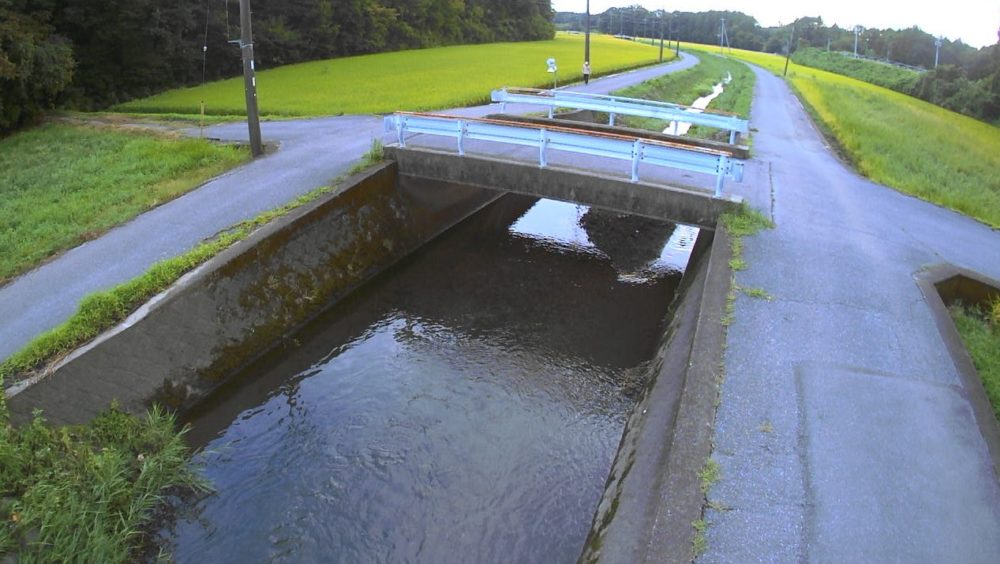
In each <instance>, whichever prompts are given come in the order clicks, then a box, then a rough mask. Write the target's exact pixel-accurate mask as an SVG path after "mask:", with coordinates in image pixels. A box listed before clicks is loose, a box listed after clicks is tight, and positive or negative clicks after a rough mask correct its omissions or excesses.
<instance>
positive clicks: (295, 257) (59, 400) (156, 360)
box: [7, 161, 499, 423]
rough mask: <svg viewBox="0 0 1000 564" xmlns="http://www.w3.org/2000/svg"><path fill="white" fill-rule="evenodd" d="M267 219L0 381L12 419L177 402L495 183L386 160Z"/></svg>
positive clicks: (66, 419)
mask: <svg viewBox="0 0 1000 564" xmlns="http://www.w3.org/2000/svg"><path fill="white" fill-rule="evenodd" d="M345 186H346V187H345V188H343V189H342V190H340V191H338V192H336V193H334V194H331V195H329V196H325V197H323V198H321V199H320V200H319V201H317V202H315V203H313V204H311V205H308V206H305V207H304V208H302V209H301V210H297V211H295V212H293V213H291V214H289V215H288V216H286V217H284V218H281V219H279V220H276V221H275V222H273V223H271V224H269V225H268V226H266V227H264V228H263V229H261V230H260V231H258V232H257V233H255V234H253V235H251V236H250V237H249V238H248V239H247V240H245V241H243V242H241V243H239V244H237V245H235V246H233V247H232V248H230V249H229V250H227V251H225V252H223V253H222V254H220V255H219V256H217V257H216V258H214V259H212V260H211V261H209V262H207V263H206V264H204V265H202V266H201V267H199V268H198V269H196V270H195V271H193V272H191V273H189V274H187V275H186V276H184V277H183V278H182V279H181V280H180V281H178V282H177V283H176V284H175V285H173V286H172V287H171V288H170V289H168V290H167V291H166V292H164V293H162V294H161V295H159V296H157V297H156V298H154V299H153V300H152V301H151V302H150V303H148V304H147V305H145V306H144V307H142V308H141V309H140V310H139V311H137V312H136V313H134V314H133V315H132V316H130V317H129V318H128V319H127V320H126V321H125V322H124V323H122V324H121V325H119V326H117V327H115V328H114V329H112V330H110V331H108V332H106V333H105V334H103V335H102V336H100V337H99V338H98V339H96V340H95V341H94V342H93V343H91V344H89V345H87V346H85V347H83V348H81V349H79V350H77V351H76V352H74V353H72V354H71V355H69V356H68V357H67V358H66V359H64V360H62V361H61V362H59V363H57V364H56V365H54V366H53V367H51V368H50V369H48V370H46V371H45V372H44V373H43V374H42V375H40V376H37V377H34V378H32V379H29V380H27V381H26V382H24V383H22V384H20V385H18V386H17V388H15V389H12V390H8V391H7V393H8V400H7V403H8V407H9V409H10V412H11V416H12V417H13V419H14V421H25V420H27V419H28V418H30V417H31V413H32V411H33V410H35V409H42V410H44V412H45V416H46V418H47V419H49V420H50V421H52V422H54V423H80V422H85V421H87V420H89V419H90V418H91V417H93V415H94V414H96V413H97V412H99V411H100V410H102V409H105V408H107V407H108V405H109V404H110V403H111V401H112V400H115V401H117V402H119V404H120V405H121V407H122V408H124V409H126V410H127V411H129V412H132V413H139V412H142V411H143V410H145V408H146V407H147V406H148V405H150V404H151V403H152V402H154V401H155V402H160V403H163V404H166V405H168V406H170V407H173V408H179V409H183V408H185V407H188V406H190V405H192V404H194V403H195V402H196V401H197V400H198V399H200V398H202V397H204V396H205V395H206V394H207V393H209V392H210V391H211V390H213V389H214V388H216V387H217V386H218V385H220V384H221V383H222V382H223V381H225V380H226V378H227V377H228V376H229V375H230V374H232V373H233V372H234V371H235V369H237V368H239V367H241V366H243V365H245V364H247V363H248V362H250V361H252V360H253V359H255V358H256V357H258V356H259V355H260V354H262V353H263V352H265V351H267V350H268V349H270V348H272V347H274V346H280V344H281V343H282V340H283V338H284V337H285V335H287V334H288V333H289V332H290V331H292V330H293V329H294V328H296V327H298V326H299V325H301V324H302V323H304V322H305V321H306V320H308V319H310V318H311V317H312V316H314V315H315V314H316V313H318V312H319V311H321V310H323V309H324V308H325V307H326V306H327V305H329V304H330V303H331V302H332V301H334V300H336V299H338V298H340V297H342V296H344V295H346V294H347V293H348V292H350V291H351V290H352V289H354V288H356V287H357V286H359V285H361V284H363V283H364V282H365V281H366V280H368V279H370V278H371V277H373V276H374V275H376V274H377V273H379V272H381V271H382V270H384V269H385V268H387V267H388V266H390V265H391V264H393V263H395V262H396V261H398V260H400V259H401V258H403V257H405V256H406V255H408V254H409V253H410V252H412V251H413V250H414V249H417V248H419V247H420V246H422V245H423V244H425V243H426V242H427V241H429V240H430V239H432V238H433V237H435V236H436V235H438V234H439V233H441V232H443V231H445V230H446V229H448V228H450V227H451V226H453V225H454V224H456V223H457V222H459V221H461V220H462V219H464V218H466V217H468V216H469V215H471V214H472V213H474V212H475V211H477V210H479V209H480V208H481V207H483V206H484V205H486V204H487V203H489V202H491V201H493V200H494V199H496V198H497V197H499V194H498V193H497V192H492V191H487V190H482V189H477V188H470V187H467V186H457V185H448V184H443V183H433V184H430V183H422V182H420V181H419V180H411V181H409V182H407V183H406V186H399V185H398V183H397V178H396V164H395V162H391V161H390V162H387V163H385V164H383V165H380V166H378V167H376V168H374V169H372V170H370V171H369V172H366V173H363V174H361V175H359V176H356V177H354V178H352V179H349V180H348V181H347V182H346V183H345Z"/></svg>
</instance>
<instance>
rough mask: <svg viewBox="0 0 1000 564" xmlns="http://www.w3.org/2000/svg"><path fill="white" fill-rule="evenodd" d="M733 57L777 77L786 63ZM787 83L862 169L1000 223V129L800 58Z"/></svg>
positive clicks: (742, 54) (749, 55)
mask: <svg viewBox="0 0 1000 564" xmlns="http://www.w3.org/2000/svg"><path fill="white" fill-rule="evenodd" d="M702 48H704V49H711V48H710V47H708V46H702ZM695 49H698V47H697V46H695ZM732 55H733V56H734V57H736V58H739V59H742V60H745V61H747V62H750V63H753V64H756V65H759V66H761V67H763V68H765V69H768V70H770V71H772V72H774V73H776V74H779V75H780V74H781V71H782V69H783V67H784V58H782V57H779V56H776V55H769V54H766V53H756V52H752V51H741V50H738V49H733V50H732ZM788 80H789V82H790V83H791V85H792V87H793V88H794V89H795V91H796V92H797V93H798V94H799V96H800V97H801V98H802V99H803V101H804V102H805V103H806V105H807V106H808V107H809V108H811V110H812V111H813V112H814V115H815V116H816V117H817V118H818V119H819V120H820V121H821V122H822V125H823V126H824V127H825V128H826V129H827V130H828V131H829V132H830V133H831V134H832V135H833V136H834V138H835V139H836V141H837V143H838V144H839V145H840V147H841V148H842V149H843V151H844V153H845V155H846V156H847V158H849V159H850V160H851V161H852V162H853V163H854V165H855V166H856V167H857V169H858V170H859V171H860V172H861V173H862V174H864V175H865V176H867V177H869V178H871V179H872V180H874V181H876V182H879V183H882V184H885V185H887V186H891V187H893V188H896V189H898V190H900V191H902V192H906V193H908V194H912V195H914V196H917V197H920V198H923V199H925V200H928V201H931V202H935V203H937V204H941V205H943V206H946V207H949V208H952V209H954V210H957V211H959V212H961V213H964V214H966V215H969V216H972V217H975V218H977V219H979V220H981V221H983V222H985V223H987V224H989V225H992V226H994V227H1000V174H998V173H997V171H998V170H1000V129H998V128H996V127H994V126H991V125H988V124H985V123H983V122H980V121H976V120H974V119H972V118H969V117H966V116H963V115H960V114H957V113H955V112H951V111H948V110H945V109H943V108H940V107H938V106H935V105H933V104H928V103H927V102H924V101H921V100H918V99H916V98H912V97H910V96H905V95H903V94H900V93H898V92H893V91H892V90H888V89H886V88H881V87H879V86H875V85H873V84H868V83H866V82H862V81H860V80H855V79H852V78H848V77H846V76H841V75H838V74H834V73H830V72H826V71H822V70H818V69H813V68H809V67H804V66H801V65H797V64H795V63H791V64H790V65H789V68H788Z"/></svg>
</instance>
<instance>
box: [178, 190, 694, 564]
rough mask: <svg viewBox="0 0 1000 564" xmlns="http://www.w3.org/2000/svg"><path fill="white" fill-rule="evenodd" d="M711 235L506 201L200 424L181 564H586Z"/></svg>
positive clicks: (378, 288)
mask: <svg viewBox="0 0 1000 564" xmlns="http://www.w3.org/2000/svg"><path fill="white" fill-rule="evenodd" d="M696 235H697V231H696V230H695V229H693V228H689V227H686V226H675V225H673V224H669V223H664V222H658V221H653V220H649V219H643V218H637V217H632V216H622V215H618V214H610V213H607V212H598V211H597V210H590V209H588V208H586V207H582V206H577V205H571V204H565V203H560V202H553V201H549V200H538V201H536V200H534V199H529V198H523V197H520V196H506V197H504V198H503V199H501V200H500V201H499V202H497V203H495V204H493V205H491V206H490V207H488V208H487V209H485V210H484V211H482V212H480V213H479V214H477V215H476V216H474V217H472V218H470V219H469V220H467V221H465V222H464V223H462V224H460V225H459V226H457V227H456V228H454V229H452V230H451V231H449V232H448V233H446V234H445V235H444V236H442V237H440V238H438V239H437V240H435V241H434V242H433V243H431V244H429V245H427V246H425V247H424V248H423V249H421V250H420V251H418V252H417V253H415V254H414V255H412V256H411V257H409V258H407V259H406V260H405V261H403V262H402V263H400V264H398V265H396V266H395V267H393V268H391V269H389V270H388V271H386V272H385V273H383V274H382V275H380V276H379V277H377V278H376V279H375V280H374V281H372V282H371V283H369V284H367V285H366V286H365V287H364V288H362V289H361V290H359V291H357V292H355V293H353V294H352V295H351V296H350V297H349V298H347V299H346V300H343V301H341V302H340V303H338V304H336V305H335V306H333V307H331V308H330V309H328V310H327V311H326V312H325V313H323V314H322V315H321V316H320V317H319V318H317V319H316V320H315V321H314V322H312V323H311V324H309V325H308V326H306V327H305V328H304V329H302V330H301V331H299V332H298V333H297V334H296V335H295V336H294V338H293V339H290V340H289V342H288V343H287V345H286V346H285V347H283V348H282V349H281V350H278V351H274V352H273V353H271V354H269V355H267V356H266V357H264V358H263V359H262V360H261V361H259V362H258V363H256V364H255V365H254V366H253V367H251V368H250V369H248V370H246V371H245V373H243V374H241V375H240V376H239V377H237V378H235V379H234V380H233V382H234V383H233V384H232V385H229V386H228V387H226V388H223V389H222V390H220V391H219V393H217V394H215V395H214V396H213V397H211V398H209V399H208V400H207V401H206V402H205V403H204V404H203V405H201V406H199V408H198V409H196V410H195V411H194V412H192V413H191V414H190V415H189V417H188V419H189V422H190V423H191V424H192V426H193V429H192V433H191V435H190V439H191V441H192V442H193V443H194V444H196V445H197V446H201V447H203V448H204V451H203V452H202V453H201V454H199V455H198V456H197V457H196V462H197V463H198V464H200V465H201V466H202V467H203V469H204V470H203V471H204V474H205V475H206V476H207V478H208V479H210V480H211V482H212V483H213V484H214V487H215V490H216V491H215V492H214V493H212V494H210V495H207V496H204V497H203V498H201V499H199V500H197V501H196V502H195V503H194V504H193V506H189V507H186V508H185V509H183V510H182V511H181V512H180V515H179V517H178V520H177V521H176V523H174V524H173V525H172V528H171V529H170V530H169V531H165V532H164V533H162V534H163V535H164V537H165V538H166V545H167V548H168V549H170V550H172V551H173V553H174V557H175V558H176V560H177V561H178V562H241V561H254V562H259V561H284V562H526V563H530V562H538V563H558V562H574V561H575V560H576V559H577V557H578V556H579V554H580V552H581V549H582V546H583V543H584V540H585V539H586V536H587V532H588V530H589V527H590V524H591V520H592V518H593V515H594V511H595V509H596V507H597V504H598V501H599V499H600V497H601V494H602V491H603V488H604V484H605V481H606V478H607V474H608V471H609V469H610V466H611V463H612V460H613V459H614V456H615V451H616V449H617V447H618V443H619V440H620V439H621V435H622V431H623V429H624V425H625V420H626V418H627V416H628V414H629V411H630V409H631V408H632V407H633V405H634V403H635V401H636V399H637V396H638V395H639V393H640V392H641V389H642V386H643V385H644V384H645V382H646V379H647V377H648V374H647V365H648V364H649V362H650V361H651V359H652V357H653V355H654V353H655V348H656V346H657V345H658V341H659V337H660V334H661V329H662V327H663V324H664V322H665V320H664V316H665V314H666V312H667V309H668V305H669V304H670V302H671V300H672V299H673V297H674V291H675V289H676V288H677V286H678V283H679V281H680V277H681V273H682V271H683V269H684V267H685V265H686V263H687V259H688V256H689V254H690V250H691V248H692V247H693V245H694V239H695V237H696Z"/></svg>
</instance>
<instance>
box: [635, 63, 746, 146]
mask: <svg viewBox="0 0 1000 564" xmlns="http://www.w3.org/2000/svg"><path fill="white" fill-rule="evenodd" d="M698 57H699V58H700V59H701V63H700V64H698V65H697V66H695V67H692V68H690V69H687V70H683V71H680V72H677V73H672V74H669V75H665V76H663V77H660V78H658V79H655V80H650V81H648V82H644V83H642V84H638V85H636V86H631V87H629V88H624V89H622V90H619V91H617V92H616V94H620V95H622V96H629V97H632V98H643V99H647V100H658V101H662V102H674V103H678V104H690V103H691V102H693V101H694V100H695V99H697V98H699V97H701V96H704V95H706V94H710V93H711V92H712V88H713V87H714V86H715V85H716V84H718V83H719V81H720V80H722V79H723V78H725V77H726V75H727V73H729V74H731V75H732V77H733V80H732V82H730V83H729V84H728V85H726V88H725V90H724V91H723V93H722V94H721V95H720V96H719V97H718V98H716V99H715V100H713V101H712V103H711V105H710V106H709V109H711V110H720V111H725V112H731V113H734V114H737V115H739V116H741V117H744V118H746V117H749V116H750V102H751V99H752V96H753V86H754V82H755V80H756V78H755V77H754V74H753V72H751V71H750V69H749V68H747V66H746V65H744V64H743V63H741V62H738V61H733V60H731V59H725V58H723V57H717V56H715V55H709V54H707V53H699V54H698ZM622 120H623V122H624V123H626V124H627V125H630V126H632V127H641V128H644V129H650V130H655V131H661V130H663V128H664V127H666V124H664V123H663V121H662V120H654V119H643V118H634V117H627V116H623V118H622ZM689 135H692V136H694V137H701V138H708V137H712V138H718V139H720V140H722V141H728V140H729V134H728V132H720V131H718V130H716V129H711V128H699V127H693V128H691V131H690V132H689Z"/></svg>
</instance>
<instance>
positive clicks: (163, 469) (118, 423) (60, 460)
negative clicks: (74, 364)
mask: <svg viewBox="0 0 1000 564" xmlns="http://www.w3.org/2000/svg"><path fill="white" fill-rule="evenodd" d="M184 432H185V431H183V430H182V431H181V432H177V431H176V430H175V425H174V420H173V417H172V416H170V415H166V414H164V413H163V412H162V411H160V410H159V409H156V408H154V409H152V410H151V411H150V412H149V413H148V414H147V416H146V417H145V418H144V419H138V418H135V417H132V416H130V415H127V414H125V413H122V412H121V411H118V410H117V409H115V408H114V407H112V409H110V410H109V411H106V412H104V413H102V414H101V415H99V416H98V417H97V418H96V419H95V420H94V421H93V422H92V423H91V424H90V425H88V426H74V427H62V428H53V427H50V426H48V425H47V424H46V423H45V421H44V420H43V419H42V418H41V416H40V415H39V414H36V416H35V419H34V421H33V422H32V423H30V424H27V425H23V426H21V427H17V428H15V427H12V426H11V425H9V423H8V421H7V414H6V412H5V411H3V409H2V406H0V556H3V555H6V558H4V559H3V560H4V561H5V562H6V561H8V559H10V561H21V562H129V561H136V560H138V559H139V557H140V551H141V548H142V543H143V541H144V535H143V532H144V529H145V527H146V526H147V525H148V524H149V522H150V520H151V519H152V516H153V514H154V510H155V509H156V508H157V506H158V505H160V504H161V503H162V502H163V498H164V496H165V495H166V494H167V493H168V492H171V491H178V490H179V489H180V490H188V491H191V490H195V491H197V490H204V489H206V487H207V486H206V483H205V482H204V481H203V480H202V479H200V478H199V477H198V476H197V475H196V474H195V473H194V472H193V471H192V470H191V469H190V468H189V467H188V465H187V458H188V455H189V452H188V448H187V447H186V446H185V444H184V441H183V440H182V436H183V434H184Z"/></svg>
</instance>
